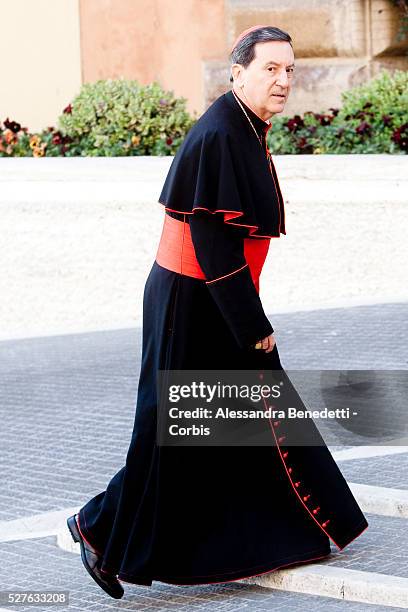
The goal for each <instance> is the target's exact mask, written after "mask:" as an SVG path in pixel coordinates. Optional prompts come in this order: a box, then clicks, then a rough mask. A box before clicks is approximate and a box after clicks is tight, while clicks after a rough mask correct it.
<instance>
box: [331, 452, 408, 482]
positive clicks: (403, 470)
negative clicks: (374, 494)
mask: <svg viewBox="0 0 408 612" xmlns="http://www.w3.org/2000/svg"><path fill="white" fill-rule="evenodd" d="M338 465H339V467H340V469H341V471H342V473H343V476H344V477H345V478H346V480H348V481H349V482H358V483H360V484H366V485H373V486H375V487H378V486H381V487H390V488H391V489H404V490H407V489H408V453H400V454H398V455H385V456H383V457H370V458H369V459H368V458H367V459H359V460H358V461H342V462H341V463H339V464H338Z"/></svg>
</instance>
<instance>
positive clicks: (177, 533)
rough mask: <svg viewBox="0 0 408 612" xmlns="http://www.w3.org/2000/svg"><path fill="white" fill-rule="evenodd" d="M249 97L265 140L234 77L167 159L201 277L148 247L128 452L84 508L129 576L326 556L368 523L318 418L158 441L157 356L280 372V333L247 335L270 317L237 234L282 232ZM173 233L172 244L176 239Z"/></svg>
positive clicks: (178, 363) (187, 578)
mask: <svg viewBox="0 0 408 612" xmlns="http://www.w3.org/2000/svg"><path fill="white" fill-rule="evenodd" d="M243 106H244V108H245V110H246V112H247V114H248V116H249V117H250V119H251V121H252V123H253V126H254V128H255V129H256V131H257V133H258V135H259V137H260V138H261V143H260V142H259V141H258V139H257V137H256V135H255V133H254V131H253V128H252V127H251V125H250V123H249V121H248V118H247V117H246V116H245V115H244V113H243V110H242V108H240V106H239V104H238V102H237V101H236V99H235V97H234V95H233V93H232V91H230V92H228V93H226V94H224V95H222V96H220V97H219V98H218V99H217V100H216V101H215V102H214V103H213V104H212V105H211V106H210V107H209V109H208V110H207V111H206V112H205V113H204V114H203V115H202V117H201V118H200V120H199V121H198V122H197V123H196V124H195V125H194V127H193V128H192V129H191V130H190V132H189V133H188V135H187V137H186V139H185V140H184V142H183V144H182V146H181V147H180V149H179V150H178V152H177V154H176V156H175V158H174V160H173V162H172V165H171V167H170V170H169V173H168V175H167V178H166V181H165V184H164V187H163V190H162V193H161V196H160V202H161V203H162V204H163V205H164V206H165V218H167V220H169V217H171V220H172V222H173V223H174V222H175V221H178V223H181V224H182V225H183V227H184V228H185V229H187V230H188V234H189V235H190V236H191V240H192V244H193V246H194V251H195V255H196V259H197V261H198V263H199V266H200V268H201V270H202V272H203V273H204V275H205V278H197V277H194V276H191V275H189V273H188V270H189V268H188V266H187V264H186V267H185V270H186V271H187V273H183V271H181V272H180V271H174V269H171V266H170V267H165V266H164V265H160V264H159V263H158V261H157V259H156V260H155V261H154V263H153V265H152V268H151V271H150V273H149V276H148V278H147V281H146V285H145V289H144V295H143V348H142V363H141V372H140V379H139V387H138V395H137V405H136V412H135V420H134V428H133V433H132V438H131V443H130V446H129V450H128V453H127V456H126V463H125V465H124V466H123V468H122V469H121V470H120V471H119V472H118V473H117V474H115V475H114V476H113V478H112V479H111V480H110V482H109V483H108V485H107V488H106V491H103V492H101V493H99V494H98V495H96V496H95V497H93V498H92V499H90V500H89V501H88V502H87V503H86V504H85V505H84V506H83V507H82V508H81V510H80V513H79V524H80V528H81V531H82V534H83V536H84V537H85V538H86V539H87V540H88V541H89V542H90V543H91V544H92V545H93V546H94V547H95V548H96V549H97V550H98V551H99V553H100V554H101V558H102V565H101V567H102V569H103V570H104V571H106V572H109V573H113V574H116V575H118V578H119V579H120V580H122V581H124V582H130V583H135V584H144V585H150V584H151V583H152V580H160V581H162V582H168V583H173V584H200V583H214V582H228V581H230V580H237V579H239V578H244V577H248V576H254V575H257V574H262V573H266V572H268V571H272V570H274V569H277V568H279V567H285V566H289V565H291V564H295V563H301V562H307V561H311V560H314V559H319V558H322V557H325V556H327V555H329V554H330V552H331V549H330V540H331V541H332V542H333V543H334V544H335V545H336V546H337V547H338V548H339V549H342V548H344V547H345V546H346V545H347V544H349V543H350V542H352V540H354V539H355V538H356V537H357V536H358V535H360V534H361V533H362V532H363V531H364V530H365V529H366V527H367V526H368V523H367V520H366V518H365V516H364V515H363V513H362V512H361V509H360V507H359V506H358V504H357V502H356V500H355V498H354V497H353V495H352V493H351V491H350V489H349V487H348V485H347V483H346V481H345V479H344V477H343V476H342V474H341V472H340V470H339V468H338V466H337V464H336V463H335V461H334V459H333V457H332V455H331V453H330V452H329V450H328V449H327V446H326V445H325V444H324V441H323V440H322V439H321V437H320V434H319V433H318V430H317V428H316V427H315V425H314V423H313V422H312V421H311V423H310V424H309V425H308V427H309V428H312V429H311V431H313V434H314V437H315V439H318V441H319V445H318V446H291V445H289V444H288V442H289V440H288V438H287V436H290V431H289V429H288V428H286V427H285V424H284V423H282V422H279V421H274V422H273V424H272V425H271V429H270V432H271V439H272V437H273V440H274V444H271V445H270V446H265V445H263V446H232V445H231V446H160V445H157V444H156V421H157V403H158V397H157V394H158V391H157V384H156V383H157V373H158V371H159V370H167V369H168V370H171V369H173V370H176V369H190V370H200V369H202V370H217V369H229V370H254V371H255V370H259V371H260V372H264V373H267V372H268V371H271V370H281V372H282V373H284V370H283V368H282V365H281V362H280V358H279V353H278V349H277V346H276V345H275V348H274V349H273V351H271V352H270V353H265V352H264V351H263V350H258V349H255V348H254V344H255V343H256V342H257V341H258V340H260V339H262V338H264V337H266V336H267V335H269V334H271V333H272V332H273V328H272V326H271V323H270V322H269V320H268V318H267V317H266V315H265V313H264V311H263V308H262V303H261V301H260V295H259V292H258V289H259V286H258V287H257V286H256V279H255V278H254V277H253V270H251V269H250V267H249V266H248V265H247V260H246V256H245V249H244V244H245V243H246V244H248V240H250V241H253V240H259V239H263V240H265V239H271V238H273V237H279V236H280V234H282V233H286V232H285V223H284V209H283V199H282V195H281V191H280V188H279V183H278V178H277V176H276V171H275V168H274V166H273V162H272V160H271V158H269V160H268V158H267V154H266V153H267V148H266V145H265V136H266V132H267V130H268V127H269V124H267V123H266V122H264V121H263V120H262V119H261V118H259V117H258V116H257V115H256V114H255V113H253V112H252V111H251V110H250V109H249V108H248V107H247V106H246V105H244V104H243ZM167 216H168V217H167ZM186 235H187V234H186ZM166 236H167V237H168V234H166ZM163 241H164V238H163V235H162V240H161V244H162V245H163ZM251 244H253V243H251ZM272 245H273V241H272ZM164 246H166V245H164ZM167 246H170V250H171V249H175V251H174V253H173V255H174V254H175V253H176V258H177V257H178V255H177V253H178V251H177V249H178V248H179V245H178V244H171V245H167ZM159 260H160V258H159ZM161 261H162V264H163V260H161ZM173 261H174V258H173ZM181 270H183V269H181ZM305 367H306V368H307V364H305ZM293 393H295V394H296V391H295V390H294V389H293ZM297 397H298V396H297ZM108 435H109V434H108V432H107V436H108ZM285 442H286V443H287V445H286V446H285Z"/></svg>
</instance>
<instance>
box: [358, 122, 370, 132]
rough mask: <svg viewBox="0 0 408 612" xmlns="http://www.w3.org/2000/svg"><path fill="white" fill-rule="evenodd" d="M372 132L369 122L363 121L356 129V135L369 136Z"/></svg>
mask: <svg viewBox="0 0 408 612" xmlns="http://www.w3.org/2000/svg"><path fill="white" fill-rule="evenodd" d="M370 132H371V125H370V124H369V123H367V121H362V122H361V123H360V125H358V126H357V127H356V134H359V135H360V136H363V135H364V134H369V133H370Z"/></svg>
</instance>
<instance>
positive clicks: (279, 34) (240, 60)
mask: <svg viewBox="0 0 408 612" xmlns="http://www.w3.org/2000/svg"><path fill="white" fill-rule="evenodd" d="M270 40H283V41H286V42H288V43H289V44H290V45H291V47H292V48H293V45H292V39H291V37H290V36H289V34H288V33H287V32H285V31H284V30H281V29H279V28H274V27H273V26H265V27H261V28H258V29H256V30H253V31H252V32H248V34H246V36H244V37H243V38H242V39H241V40H240V41H239V42H238V43H237V44H236V45H235V47H234V48H233V50H232V52H231V54H230V63H231V65H232V64H241V65H242V66H244V68H247V67H248V66H249V64H250V63H251V62H252V60H253V59H255V45H256V44H257V43H263V42H269V41H270ZM230 81H231V83H232V82H233V81H234V78H233V76H232V73H231V75H230Z"/></svg>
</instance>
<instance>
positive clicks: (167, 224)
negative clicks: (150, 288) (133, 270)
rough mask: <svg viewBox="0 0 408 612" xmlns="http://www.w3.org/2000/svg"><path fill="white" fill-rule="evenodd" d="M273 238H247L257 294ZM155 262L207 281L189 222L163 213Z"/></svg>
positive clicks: (248, 258) (250, 266) (246, 252)
mask: <svg viewBox="0 0 408 612" xmlns="http://www.w3.org/2000/svg"><path fill="white" fill-rule="evenodd" d="M270 241H271V239H270V238H244V256H245V260H246V262H247V264H248V267H249V270H250V272H251V277H252V280H253V282H254V285H255V287H256V290H257V291H258V293H259V276H260V274H261V271H262V267H263V265H264V262H265V259H266V256H267V254H268V249H269V244H270ZM156 261H157V263H158V264H159V265H160V266H162V267H163V268H167V269H168V270H172V271H173V272H178V273H179V274H184V275H185V276H192V277H194V278H201V279H203V280H206V276H205V274H204V272H203V271H202V269H201V267H200V264H199V263H198V260H197V257H196V254H195V250H194V245H193V241H192V238H191V232H190V226H189V224H188V223H186V222H185V221H180V220H179V219H175V218H174V217H171V216H170V215H167V214H165V215H164V224H163V230H162V234H161V238H160V242H159V247H158V250H157V254H156Z"/></svg>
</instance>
